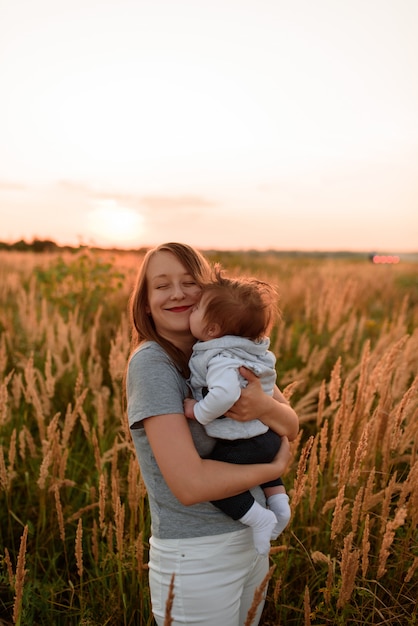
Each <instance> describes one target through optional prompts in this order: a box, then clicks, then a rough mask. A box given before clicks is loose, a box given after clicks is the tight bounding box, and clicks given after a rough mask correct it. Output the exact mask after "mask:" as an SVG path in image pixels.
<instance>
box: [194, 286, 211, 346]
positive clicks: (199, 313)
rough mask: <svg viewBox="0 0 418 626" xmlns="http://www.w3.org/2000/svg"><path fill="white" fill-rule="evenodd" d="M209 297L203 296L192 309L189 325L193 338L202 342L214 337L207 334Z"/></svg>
mask: <svg viewBox="0 0 418 626" xmlns="http://www.w3.org/2000/svg"><path fill="white" fill-rule="evenodd" d="M206 304H207V297H206V296H205V295H203V296H202V297H201V298H200V300H199V302H197V303H196V304H195V305H194V307H193V308H192V312H191V313H190V318H189V323H190V330H191V333H192V335H193V337H196V339H199V340H200V341H208V339H212V337H211V336H210V335H209V334H208V332H207V323H206V322H205V313H206Z"/></svg>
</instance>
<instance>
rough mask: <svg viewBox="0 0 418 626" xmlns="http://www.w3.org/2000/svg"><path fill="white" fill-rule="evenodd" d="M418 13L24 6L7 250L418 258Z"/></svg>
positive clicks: (230, 6) (11, 27) (14, 64)
mask: <svg viewBox="0 0 418 626" xmlns="http://www.w3.org/2000/svg"><path fill="white" fill-rule="evenodd" d="M417 23H418V3H416V1H415V0H404V1H403V2H402V3H399V2H395V0H382V1H381V2H378V3H377V2H369V3H364V2H363V1H362V0H353V1H352V2H349V3H348V2H347V3H343V2H335V1H334V0H318V2H311V1H310V0H296V1H295V2H289V3H284V2H277V0H261V1H260V0H246V1H245V2H243V1H242V0H213V1H212V2H210V3H198V2H194V1H193V0H179V1H177V2H172V1H171V0H143V1H141V2H131V0H109V1H108V2H105V3H103V2H99V1H98V0H63V1H62V2H59V3H57V2H54V1H53V0H37V2H29V0H15V1H14V2H6V3H3V5H2V8H1V15H0V55H1V56H0V59H1V63H0V81H1V84H2V92H3V96H2V98H1V101H0V134H1V136H2V141H1V143H0V172H1V174H0V175H1V180H0V225H1V226H0V227H1V232H0V240H7V241H14V240H17V239H20V238H26V239H30V238H33V237H38V238H51V239H54V240H56V241H57V242H58V243H71V244H75V243H81V242H82V243H87V244H99V245H106V246H112V245H117V246H120V247H139V246H144V245H152V244H154V243H158V242H161V241H164V240H174V239H177V240H181V241H187V242H188V243H191V244H194V245H196V246H200V247H203V248H208V247H212V248H213V247H221V248H231V249H232V248H257V249H265V248H277V249H316V250H339V249H346V250H374V251H382V252H391V251H393V252H399V251H408V250H416V249H417V248H418V244H417V242H418V211H417V204H418V177H417V171H418V78H417V77H418V38H417V37H416V24H417Z"/></svg>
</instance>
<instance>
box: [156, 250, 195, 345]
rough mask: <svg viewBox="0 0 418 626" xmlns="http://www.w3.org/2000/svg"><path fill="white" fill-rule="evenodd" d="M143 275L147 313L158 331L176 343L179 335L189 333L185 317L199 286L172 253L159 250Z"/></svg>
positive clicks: (189, 311) (179, 337) (188, 313)
mask: <svg viewBox="0 0 418 626" xmlns="http://www.w3.org/2000/svg"><path fill="white" fill-rule="evenodd" d="M146 276H147V284H148V306H147V313H149V314H150V315H151V316H152V318H153V320H154V324H155V328H156V330H157V332H158V334H159V335H161V337H164V338H165V339H168V340H169V341H171V342H172V343H174V344H175V345H176V344H177V342H178V341H179V340H180V339H181V338H182V337H185V336H187V337H190V336H191V332H190V326H189V317H190V313H191V310H192V308H193V306H194V305H195V304H196V302H197V301H198V300H199V297H200V286H199V285H198V284H197V283H196V281H195V279H194V278H193V276H192V275H191V274H189V273H188V270H187V269H186V268H185V267H184V266H183V265H182V263H181V262H180V261H179V260H178V259H177V257H176V256H175V255H174V254H172V253H171V252H166V251H163V250H161V251H160V252H156V253H155V254H154V256H153V257H152V258H151V259H150V261H149V264H148V268H147V274H146Z"/></svg>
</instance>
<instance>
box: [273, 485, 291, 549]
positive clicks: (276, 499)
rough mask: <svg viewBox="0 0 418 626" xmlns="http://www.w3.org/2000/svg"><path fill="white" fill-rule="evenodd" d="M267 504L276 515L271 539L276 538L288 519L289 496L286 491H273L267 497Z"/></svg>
mask: <svg viewBox="0 0 418 626" xmlns="http://www.w3.org/2000/svg"><path fill="white" fill-rule="evenodd" d="M267 506H268V508H269V509H270V511H273V513H274V514H275V516H276V524H275V526H274V528H273V533H272V535H271V539H277V537H278V536H279V535H280V534H281V533H282V532H283V531H284V529H285V528H286V526H287V525H288V523H289V520H290V506H289V496H288V495H287V493H275V494H274V495H273V496H270V497H269V498H267Z"/></svg>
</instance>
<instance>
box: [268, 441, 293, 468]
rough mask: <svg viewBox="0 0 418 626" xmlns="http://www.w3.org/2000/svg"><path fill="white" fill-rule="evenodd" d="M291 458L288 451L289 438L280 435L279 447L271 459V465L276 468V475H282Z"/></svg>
mask: <svg viewBox="0 0 418 626" xmlns="http://www.w3.org/2000/svg"><path fill="white" fill-rule="evenodd" d="M291 459H292V455H291V453H290V445H289V439H288V438H287V437H282V442H281V444H280V449H279V451H278V453H277V454H276V456H275V457H274V459H273V461H272V465H274V466H275V467H276V468H277V476H283V474H284V472H285V471H286V469H287V466H288V465H289V463H290V461H291Z"/></svg>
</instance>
